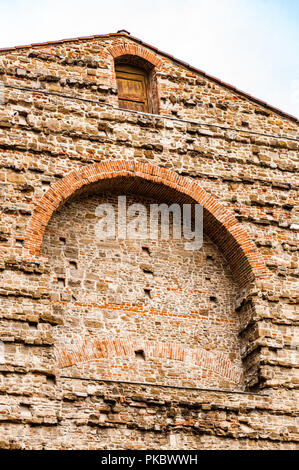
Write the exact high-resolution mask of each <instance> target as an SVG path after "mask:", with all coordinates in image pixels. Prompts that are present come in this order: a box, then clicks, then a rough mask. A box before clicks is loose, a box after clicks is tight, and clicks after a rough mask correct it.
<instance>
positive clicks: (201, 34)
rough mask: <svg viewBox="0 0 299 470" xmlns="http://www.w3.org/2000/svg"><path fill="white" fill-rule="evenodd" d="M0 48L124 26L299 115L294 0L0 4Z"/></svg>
mask: <svg viewBox="0 0 299 470" xmlns="http://www.w3.org/2000/svg"><path fill="white" fill-rule="evenodd" d="M0 16H1V20H2V21H1V28H0V47H9V46H17V45H24V44H31V43H35V42H44V41H55V40H59V39H65V38H73V37H74V38H75V37H78V36H89V35H93V34H106V33H113V32H117V31H118V30H120V29H126V30H127V31H129V32H130V33H131V35H132V36H135V37H138V38H139V39H141V40H142V41H144V42H147V43H149V44H151V45H153V46H155V47H157V48H158V49H160V50H162V51H164V52H167V53H169V54H171V55H173V56H174V57H176V58H178V59H180V60H183V61H185V62H188V63H189V64H190V65H192V66H194V67H197V68H199V69H201V70H203V71H205V72H206V73H208V74H210V75H213V76H215V77H217V78H219V79H220V80H223V81H224V82H227V83H230V84H231V85H233V86H235V87H237V88H239V89H240V90H243V91H245V92H247V93H250V94H251V95H253V96H255V97H256V98H259V99H262V100H263V101H266V102H267V103H268V104H270V105H272V106H276V107H278V108H280V109H282V110H283V111H285V112H287V113H289V114H292V115H294V116H297V117H299V0H159V1H158V0H149V1H143V0H125V1H122V0H105V1H104V0H0Z"/></svg>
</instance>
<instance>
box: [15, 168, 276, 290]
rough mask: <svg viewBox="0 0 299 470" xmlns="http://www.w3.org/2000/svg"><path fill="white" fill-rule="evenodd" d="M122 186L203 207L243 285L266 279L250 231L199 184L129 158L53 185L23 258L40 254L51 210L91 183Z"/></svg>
mask: <svg viewBox="0 0 299 470" xmlns="http://www.w3.org/2000/svg"><path fill="white" fill-rule="evenodd" d="M124 182H125V183H126V182H129V183H130V190H131V191H133V192H136V193H138V192H139V193H140V192H141V191H143V193H144V192H146V193H147V194H155V195H156V196H157V197H158V198H159V197H160V198H161V199H163V197H166V195H167V193H169V194H170V195H171V197H172V198H174V197H175V195H176V194H178V195H180V196H181V197H185V198H186V197H187V198H189V199H192V200H193V201H195V202H197V203H199V204H201V205H202V206H203V208H204V231H205V233H207V235H209V236H210V237H211V239H212V240H213V241H214V242H215V243H216V244H217V245H218V247H219V249H220V250H221V252H222V253H223V255H224V256H225V257H226V259H227V261H228V262H229V264H230V266H231V269H232V272H233V274H234V275H235V277H236V279H237V280H238V281H239V283H240V285H246V284H247V283H249V282H251V281H253V280H254V279H257V278H263V277H266V276H267V270H266V266H265V263H264V260H263V258H262V256H261V254H260V253H259V251H258V249H257V247H256V246H255V244H254V243H253V241H252V240H251V238H250V237H249V235H248V233H247V232H246V230H245V229H244V228H243V227H242V225H241V224H240V223H239V222H238V221H237V220H236V218H235V217H234V216H233V214H232V213H231V212H230V211H229V210H228V209H226V208H224V207H223V206H222V205H221V204H220V203H219V202H218V201H217V200H216V199H215V198H214V197H212V196H211V195H210V194H208V193H207V192H206V191H205V190H204V189H203V188H201V187H200V186H199V184H198V183H197V182H196V181H193V180H192V179H191V178H187V177H183V176H180V175H178V174H176V173H175V172H173V171H171V170H169V169H167V168H161V167H158V166H153V165H150V164H147V163H139V162H131V161H125V160H109V161H104V162H101V163H96V164H94V165H90V166H88V167H84V168H78V169H77V170H73V171H71V172H70V173H69V174H68V175H67V176H65V178H63V179H62V180H60V181H58V182H57V183H54V184H53V185H52V186H51V187H50V188H49V190H48V191H47V192H46V193H45V194H44V196H43V197H42V198H41V199H40V200H39V201H38V202H37V204H36V207H35V210H34V213H33V215H32V217H31V220H30V222H29V224H28V227H27V230H26V235H25V241H24V256H25V258H26V259H31V260H32V258H33V259H36V257H39V256H40V249H41V243H42V239H43V235H44V232H45V229H46V226H47V224H48V222H49V220H50V218H51V216H52V214H53V212H54V211H55V210H57V209H58V208H59V207H60V206H61V205H62V204H64V203H65V202H66V201H67V200H68V199H69V198H70V197H73V196H75V195H76V194H77V193H78V192H79V191H80V193H82V192H85V191H87V190H91V188H92V186H93V185H96V188H97V191H99V190H105V189H107V188H109V189H110V190H113V189H115V188H117V189H121V188H122V189H124V188H125V186H124V184H125V183H124Z"/></svg>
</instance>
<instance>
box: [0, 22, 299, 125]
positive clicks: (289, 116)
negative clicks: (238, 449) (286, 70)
mask: <svg viewBox="0 0 299 470" xmlns="http://www.w3.org/2000/svg"><path fill="white" fill-rule="evenodd" d="M113 36H124V37H126V38H129V39H131V40H133V41H135V42H138V43H139V44H141V45H143V46H145V47H148V48H149V49H151V50H152V51H154V52H156V53H157V54H160V55H163V56H164V57H167V58H169V59H171V60H173V61H174V62H176V63H178V64H180V65H182V66H184V67H186V68H188V69H189V70H191V71H193V72H195V73H199V74H200V75H203V76H204V77H206V78H207V79H209V80H212V81H213V82H215V83H217V84H218V85H221V86H223V87H225V88H228V89H229V90H231V91H233V92H234V93H236V94H239V95H242V96H243V97H245V98H247V99H248V100H250V101H253V102H255V103H257V104H258V105H260V106H263V107H264V108H267V109H269V110H271V111H272V112H274V113H276V114H279V115H280V116H283V117H285V118H287V119H290V120H291V121H294V122H296V123H299V118H297V117H296V116H293V115H292V114H289V113H287V112H285V111H283V110H282V109H280V108H276V107H275V106H273V105H271V104H269V103H267V102H266V101H263V100H261V99H260V98H256V97H255V96H252V95H250V94H249V93H246V92H245V91H242V90H240V89H238V88H236V87H235V86H233V85H231V84H229V83H226V82H223V81H222V80H220V79H219V78H217V77H214V76H213V75H209V74H208V73H206V72H204V71H203V70H200V69H198V68H196V67H194V66H192V65H190V64H188V63H187V62H184V61H183V60H180V59H177V58H176V57H174V56H172V55H171V54H168V53H167V52H163V51H161V50H160V49H158V48H157V47H155V46H152V45H150V44H147V43H146V42H143V41H142V40H141V39H139V38H136V37H134V36H131V35H130V34H129V33H127V32H124V31H123V30H122V31H121V32H118V33H108V34H95V35H91V36H81V37H77V38H68V39H60V40H57V41H48V42H40V43H33V44H27V45H23V46H12V47H4V48H0V54H1V53H2V52H12V51H18V50H22V49H30V48H33V47H41V46H51V45H56V44H64V43H68V42H76V41H90V40H91V39H100V38H107V37H113Z"/></svg>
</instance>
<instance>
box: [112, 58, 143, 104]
mask: <svg viewBox="0 0 299 470" xmlns="http://www.w3.org/2000/svg"><path fill="white" fill-rule="evenodd" d="M115 72H116V81H117V87H118V103H119V107H120V108H123V109H132V110H134V111H143V112H145V113H151V112H152V109H151V103H150V92H149V77H148V74H147V72H146V71H145V70H142V69H140V68H138V67H133V66H131V65H125V64H116V66H115Z"/></svg>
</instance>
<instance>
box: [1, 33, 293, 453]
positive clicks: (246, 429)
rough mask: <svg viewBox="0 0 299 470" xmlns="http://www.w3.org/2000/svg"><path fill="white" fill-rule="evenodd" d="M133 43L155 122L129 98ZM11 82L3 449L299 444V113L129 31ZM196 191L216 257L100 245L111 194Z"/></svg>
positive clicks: (13, 75) (20, 67) (16, 63)
mask: <svg viewBox="0 0 299 470" xmlns="http://www.w3.org/2000/svg"><path fill="white" fill-rule="evenodd" d="M121 54H124V55H133V56H138V57H142V58H143V59H146V60H148V61H149V63H150V64H151V65H150V69H151V70H154V72H153V73H154V79H155V80H156V85H157V90H158V91H157V93H156V95H155V93H154V94H153V99H154V100H155V107H156V109H158V110H159V115H158V114H157V115H156V114H155V115H151V114H141V113H135V112H131V111H128V110H123V109H119V108H118V96H117V84H116V80H115V74H114V59H115V58H117V57H119V56H120V55H121ZM153 67H154V68H153ZM0 74H1V81H2V82H3V83H4V85H6V86H5V87H1V91H2V89H3V90H4V97H3V98H4V99H3V101H1V103H0V197H1V209H2V211H1V222H0V448H5V449H103V448H108V449H109V448H115V449H139V448H142V449H144V448H150V449H199V448H200V449H212V448H216V449H296V448H298V440H299V436H298V426H297V424H296V423H297V422H296V419H298V388H299V377H298V363H299V357H298V348H299V340H298V327H299V322H298V310H297V305H298V276H299V269H298V268H299V267H298V233H297V232H298V202H297V201H298V171H297V168H298V149H299V141H298V121H296V120H295V119H292V118H291V117H289V116H287V115H285V114H284V113H281V112H279V111H275V110H274V109H273V108H271V107H269V106H266V105H263V104H262V103H258V102H257V101H256V100H254V99H252V98H250V97H248V96H245V95H244V94H242V93H239V92H236V91H235V90H233V89H231V88H230V87H229V86H226V85H225V84H222V83H220V82H219V81H217V80H215V79H213V78H211V77H208V76H205V75H204V74H201V73H200V72H196V71H195V70H191V69H190V68H188V67H187V66H186V64H185V65H183V64H181V63H179V62H178V61H176V60H174V59H173V58H171V57H168V56H167V55H163V54H162V53H159V52H158V51H157V50H154V49H151V48H150V47H149V46H147V45H142V44H141V43H137V42H136V41H135V40H134V39H133V38H130V36H128V35H126V34H125V35H124V34H116V35H110V36H103V37H99V38H96V37H94V38H91V39H85V40H76V41H70V42H60V43H56V44H45V45H40V46H35V47H31V48H23V49H22V48H20V49H15V50H8V51H1V52H0ZM1 98H2V96H1ZM97 164H102V165H105V164H106V167H105V171H104V170H103V168H104V167H103V168H102V170H101V172H99V173H97V170H96V168H98V167H96V166H95V165H97ZM133 164H134V165H135V170H134V171H135V173H134V172H133V170H132V165H133ZM143 164H144V165H143ZM149 164H150V165H151V166H149ZM130 165H131V166H130ZM138 165H139V166H138ZM142 165H143V166H142ZM120 167H121V168H122V169H123V172H124V173H125V172H127V173H128V174H129V176H130V178H131V179H130V178H129V176H128V175H126V176H124V175H123V176H122V177H123V178H124V179H125V180H126V181H127V183H124V180H123V179H122V178H121V177H120V176H119V177H118V179H117V178H115V179H114V180H113V174H114V176H115V174H116V173H117V171H118V172H120ZM83 170H84V171H85V170H86V172H85V173H82V171H83ZM88 171H90V173H88ZM72 172H73V173H72ZM167 172H170V173H167ZM70 175H71V176H70ZM146 175H147V176H149V175H150V177H152V178H156V180H157V181H158V179H159V178H160V179H159V184H158V186H157V184H156V186H155V184H153V182H151V181H150V180H149V179H146V178H145V176H146ZM166 175H167V178H168V180H167V178H166ZM126 178H127V179H126ZM163 178H164V179H163ZM180 178H181V179H180ZM82 180H83V182H84V184H82ZM103 181H104V183H103ZM128 181H129V183H128ZM157 181H156V183H157ZM178 181H179V182H180V184H181V185H183V187H179V186H178V187H175V184H178ZM59 182H60V183H61V185H60V186H57V184H58V183H59ZM164 182H165V183H164ZM60 183H59V184H60ZM166 183H167V184H166ZM193 183H196V185H197V186H196V188H197V190H198V191H199V192H200V191H201V190H199V188H202V190H204V191H206V193H205V203H206V206H205V207H206V209H205V214H204V231H205V233H204V242H203V247H202V249H201V250H199V251H196V252H190V251H189V252H188V251H187V250H185V249H184V246H183V243H182V241H181V240H176V239H174V238H173V237H171V238H170V240H168V241H163V240H154V241H153V240H138V241H134V242H132V241H128V240H122V241H119V240H117V241H115V240H105V241H99V240H98V239H97V237H96V233H95V229H96V224H97V222H98V217H97V216H96V212H95V209H96V207H97V206H98V205H99V204H101V203H109V204H112V206H113V207H114V208H116V207H117V195H118V194H123V193H124V192H125V193H126V195H127V202H128V204H133V203H142V204H144V206H145V207H147V208H148V207H149V204H150V203H153V202H154V203H157V202H159V203H161V202H173V200H174V198H177V199H176V201H178V202H179V204H182V203H184V202H185V199H184V198H186V197H187V196H186V194H188V193H186V192H184V191H183V190H186V191H187V190H188V188H190V187H191V184H193ZM167 185H168V186H167ZM53 188H56V189H55V190H56V191H57V192H56V193H55V191H54V192H51V191H52V189H53ZM157 188H158V189H157ZM162 188H164V189H162ZM171 188H173V189H171ZM182 194H184V197H183V196H182ZM193 195H194V192H193V193H192V194H191V196H190V197H191V198H192V197H193ZM209 196H213V197H214V198H215V200H212V199H211V198H210V202H209ZM188 201H189V199H188ZM217 201H218V202H219V203H220V204H221V206H217V204H218V202H217ZM209 204H210V205H209ZM58 206H59V207H58ZM216 206H217V207H216ZM215 207H216V209H215ZM226 210H228V211H230V213H231V214H233V215H234V216H235V219H233V218H231V219H228V220H227V218H226V217H228V215H227V214H228V213H227V212H226ZM209 214H210V215H209ZM211 214H212V216H211ZM225 221H226V223H227V225H226V226H225ZM237 222H238V223H239V225H237ZM222 226H223V227H224V226H225V229H223V227H222ZM227 227H229V228H230V229H231V230H232V232H229V231H228V228H227ZM160 228H161V227H160ZM234 228H235V230H234ZM244 229H245V230H246V231H247V233H248V234H249V237H250V238H248V239H246V240H245V241H244V240H242V237H243V236H244V232H242V231H243V230H244ZM28 230H29V231H28ZM222 230H223V232H222ZM28 233H29V235H30V236H28ZM228 233H229V235H228ZM219 234H220V235H219ZM236 240H238V243H237V242H236ZM252 242H253V243H252ZM250 243H252V245H250ZM40 244H41V251H40V252H39V248H40V246H39V245H40ZM230 245H231V246H230ZM228 246H230V248H227V247H228ZM240 246H241V248H242V249H240ZM28 247H29V248H30V249H28ZM248 247H249V248H248ZM226 250H230V251H229V253H230V257H228V256H226V253H227V251H226ZM242 250H243V251H242ZM254 250H256V251H254ZM37 253H38V255H37ZM242 253H243V255H242ZM244 253H245V254H244ZM248 253H250V254H248ZM242 256H243V258H242ZM244 259H245V260H247V261H246V263H247V264H246V263H245V262H244ZM242 263H243V264H244V263H245V264H246V266H245V267H244V270H245V271H246V273H247V274H246V276H245V275H244V276H240V275H239V273H240V272H241V274H242V273H243V271H242V269H243V268H242V269H241V268H240V266H241V265H242ZM242 266H243V265H242ZM240 269H241V271H240ZM134 382H135V383H134ZM207 389H214V390H213V391H211V390H210V391H209V390H207Z"/></svg>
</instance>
